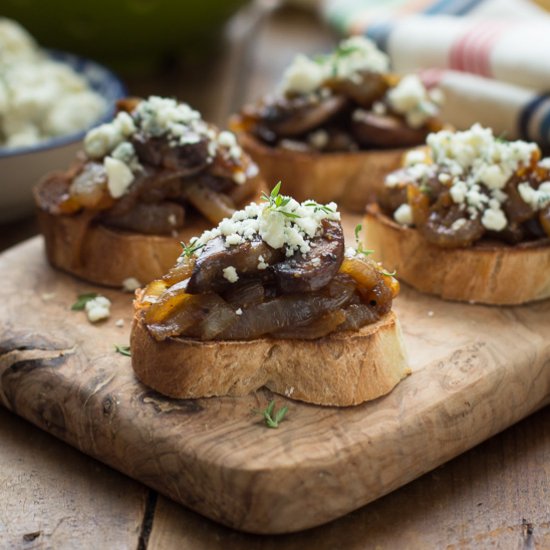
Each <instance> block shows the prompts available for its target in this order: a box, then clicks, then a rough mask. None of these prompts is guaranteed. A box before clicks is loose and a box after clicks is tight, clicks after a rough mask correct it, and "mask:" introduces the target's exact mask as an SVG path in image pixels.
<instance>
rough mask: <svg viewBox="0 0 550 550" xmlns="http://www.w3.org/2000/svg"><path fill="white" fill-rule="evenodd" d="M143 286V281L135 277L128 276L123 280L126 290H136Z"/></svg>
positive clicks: (123, 286)
mask: <svg viewBox="0 0 550 550" xmlns="http://www.w3.org/2000/svg"><path fill="white" fill-rule="evenodd" d="M140 287H141V283H140V282H139V281H138V280H137V279H136V278H135V277H128V278H126V279H124V281H122V290H123V291H124V292H134V291H135V290H137V289H138V288H140Z"/></svg>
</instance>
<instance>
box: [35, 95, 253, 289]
mask: <svg viewBox="0 0 550 550" xmlns="http://www.w3.org/2000/svg"><path fill="white" fill-rule="evenodd" d="M259 186H260V179H259V174H258V169H257V166H256V165H255V164H254V163H253V162H252V161H251V160H250V158H249V157H248V155H246V153H244V152H243V151H242V149H241V147H240V146H239V145H238V144H237V141H236V138H235V136H234V134H232V133H231V132H228V131H220V130H219V129H218V128H216V127H215V126H214V125H212V124H208V123H207V122H205V121H204V120H203V119H202V118H201V116H200V114H199V113H198V112H197V111H195V110H193V109H191V107H189V106H188V105H187V104H185V103H178V102H176V101H175V100H174V99H170V98H161V97H156V96H152V97H149V98H148V99H147V100H140V99H126V100H123V101H121V102H119V112H118V114H117V115H116V116H115V118H114V119H113V120H112V121H111V122H109V123H107V124H102V125H101V126H98V127H97V128H94V129H92V130H90V131H89V132H88V133H87V134H86V137H85V139H84V143H83V151H82V153H81V154H80V155H79V156H78V158H77V159H76V160H75V162H74V164H73V165H72V166H71V167H70V168H69V169H68V170H66V171H64V172H56V173H52V174H50V175H48V176H46V177H45V178H44V179H43V180H42V181H41V182H40V183H39V184H38V185H37V186H36V188H35V191H34V195H35V200H36V204H37V206H38V219H39V222H40V227H41V230H42V232H43V234H44V237H45V241H46V252H47V256H48V259H49V261H50V263H51V264H52V265H53V266H55V267H57V268H60V269H62V270H64V271H68V272H69V273H72V274H74V275H77V276H79V277H81V278H83V279H86V280H88V281H91V282H94V283H99V284H103V285H108V286H115V287H120V286H121V285H122V284H123V282H124V281H125V280H126V279H128V278H132V279H137V280H138V281H141V282H142V283H146V282H148V281H150V280H152V279H154V278H156V277H159V276H161V275H162V273H164V272H165V271H166V270H167V269H168V268H169V267H170V265H171V264H172V263H173V259H174V257H175V256H177V254H178V250H179V249H180V246H179V242H180V241H181V240H187V239H188V238H189V237H190V236H192V235H196V234H197V233H198V232H200V231H203V230H204V229H207V228H208V227H212V225H215V224H217V223H218V222H219V221H220V220H221V219H223V218H225V217H227V216H231V214H232V213H233V212H234V211H235V209H236V208H238V207H240V206H242V205H243V204H246V203H247V202H249V201H250V200H252V199H253V198H254V197H255V196H259V195H257V193H258V192H259V191H258V190H259Z"/></svg>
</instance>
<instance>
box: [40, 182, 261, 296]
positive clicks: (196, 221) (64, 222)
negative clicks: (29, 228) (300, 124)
mask: <svg viewBox="0 0 550 550" xmlns="http://www.w3.org/2000/svg"><path fill="white" fill-rule="evenodd" d="M263 190H264V187H263V185H262V184H261V183H260V184H259V185H258V187H257V189H256V191H255V193H254V195H253V196H252V197H250V199H249V200H248V201H245V204H248V202H252V201H258V200H260V197H261V192H262V191H263ZM85 215H86V214H83V213H80V214H75V215H70V216H65V215H54V214H50V213H49V212H47V211H45V210H44V209H43V208H40V206H39V207H38V209H37V218H38V224H39V226H40V230H41V232H42V234H43V235H44V241H45V244H46V256H47V258H48V261H49V262H50V264H51V265H52V266H54V267H56V268H58V269H61V270H62V271H66V272H67V273H70V274H72V275H76V276H77V277H80V278H81V279H84V280H86V281H89V282H91V283H96V284H100V285H104V286H111V287H117V288H120V287H121V286H122V283H123V281H124V280H125V279H127V278H130V277H133V278H135V279H137V280H138V281H139V282H140V283H142V284H144V283H148V282H149V281H152V280H153V279H158V278H159V277H162V275H164V273H166V272H167V271H168V270H169V269H170V268H171V267H172V266H173V265H174V262H175V261H176V259H177V258H178V256H179V255H180V254H181V251H182V248H181V245H180V242H181V241H184V242H189V239H191V238H192V237H196V236H198V235H200V234H201V233H203V232H204V231H206V230H207V229H210V228H211V227H212V224H211V223H210V222H208V221H207V220H206V219H205V218H203V217H201V216H196V217H194V218H192V219H191V220H190V223H189V225H186V226H185V227H183V229H181V230H180V231H178V233H177V235H174V236H171V235H145V234H143V233H135V232H131V231H123V230H118V229H113V228H110V227H107V226H105V225H102V224H94V223H92V224H88V223H87V221H86V219H85Z"/></svg>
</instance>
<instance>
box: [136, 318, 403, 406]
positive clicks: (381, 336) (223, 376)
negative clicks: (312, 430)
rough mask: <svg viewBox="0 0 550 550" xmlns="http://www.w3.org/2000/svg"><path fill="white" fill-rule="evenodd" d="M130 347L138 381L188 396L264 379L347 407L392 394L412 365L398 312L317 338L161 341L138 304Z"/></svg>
mask: <svg viewBox="0 0 550 550" xmlns="http://www.w3.org/2000/svg"><path fill="white" fill-rule="evenodd" d="M131 348H132V367H133V369H134V372H135V374H136V376H137V378H138V379H139V380H140V381H141V382H143V383H144V384H145V385H147V386H149V387H151V388H153V389H154V390H156V391H158V392H160V393H162V394H164V395H167V396H169V397H174V398H183V399H188V398H200V397H213V396H225V395H229V396H242V395H246V394H249V393H250V392H253V391H255V390H257V389H259V388H260V387H262V386H266V387H267V388H269V389H270V390H272V391H273V392H275V393H278V394H281V395H285V396H287V397H291V398H292V399H297V400H299V401H305V402H307V403H313V404H317V405H328V406H339V407H343V406H349V405H358V404H359V403H363V402H364V401H369V400H372V399H376V398H377V397H380V396H382V395H385V394H387V393H388V392H390V391H391V390H392V389H393V388H394V387H395V386H396V385H397V383H398V382H399V381H400V380H402V379H403V378H404V377H405V376H406V375H407V374H409V373H410V370H409V369H408V366H407V358H406V353H405V348H404V345H403V340H402V335H401V329H400V326H399V322H398V320H397V317H396V316H395V314H394V313H393V312H390V313H388V314H387V315H385V316H384V317H383V318H382V319H380V320H379V321H378V322H377V323H374V324H372V325H367V326H365V327H363V328H362V329H360V330H358V331H357V332H342V333H334V334H331V335H329V336H327V337H325V338H321V339H318V340H283V339H272V338H259V339H256V340H251V341H211V342H201V341H198V340H192V339H187V338H168V339H167V340H165V341H163V342H158V341H157V340H155V339H154V338H153V337H152V335H151V334H150V332H149V330H148V329H147V326H146V325H145V322H144V320H143V313H142V311H140V310H137V311H136V314H135V316H134V321H133V324H132V334H131Z"/></svg>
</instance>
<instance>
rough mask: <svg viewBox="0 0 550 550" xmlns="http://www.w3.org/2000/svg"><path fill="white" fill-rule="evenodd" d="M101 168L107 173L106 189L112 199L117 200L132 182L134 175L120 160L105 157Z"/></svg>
mask: <svg viewBox="0 0 550 550" xmlns="http://www.w3.org/2000/svg"><path fill="white" fill-rule="evenodd" d="M103 167H104V168H105V172H106V173H107V188H108V189H109V193H110V194H111V196H112V197H113V198H114V199H118V198H120V197H122V195H124V193H126V191H127V190H128V188H129V187H130V185H131V183H132V182H133V181H134V174H133V173H132V170H130V168H128V165H126V164H124V162H122V161H121V160H118V159H115V158H113V157H105V159H104V160H103Z"/></svg>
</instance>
